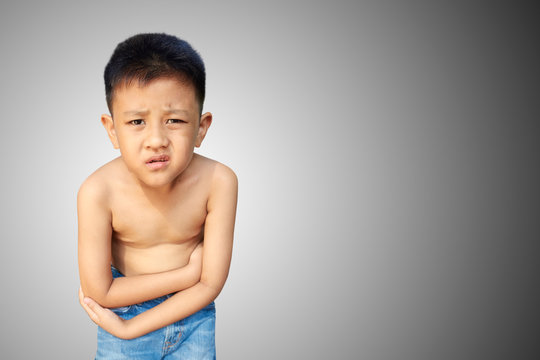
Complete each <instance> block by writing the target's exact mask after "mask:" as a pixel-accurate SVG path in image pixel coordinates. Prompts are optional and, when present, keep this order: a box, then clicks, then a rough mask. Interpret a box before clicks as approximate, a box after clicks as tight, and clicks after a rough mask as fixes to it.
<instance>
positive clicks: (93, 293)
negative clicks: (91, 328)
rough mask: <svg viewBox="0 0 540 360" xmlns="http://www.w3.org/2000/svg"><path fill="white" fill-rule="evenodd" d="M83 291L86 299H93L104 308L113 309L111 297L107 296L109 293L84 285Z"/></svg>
mask: <svg viewBox="0 0 540 360" xmlns="http://www.w3.org/2000/svg"><path fill="white" fill-rule="evenodd" d="M81 289H82V292H83V295H84V296H85V297H89V298H91V299H92V300H94V301H95V302H97V303H98V304H99V305H101V306H102V307H106V308H109V307H113V306H111V304H110V301H109V297H108V296H107V292H104V291H99V290H96V289H93V288H92V287H90V286H84V285H81Z"/></svg>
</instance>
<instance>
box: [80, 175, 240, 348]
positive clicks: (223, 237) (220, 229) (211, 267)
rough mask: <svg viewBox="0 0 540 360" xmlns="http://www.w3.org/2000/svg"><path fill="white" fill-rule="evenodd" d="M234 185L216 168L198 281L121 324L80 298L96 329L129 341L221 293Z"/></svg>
mask: <svg viewBox="0 0 540 360" xmlns="http://www.w3.org/2000/svg"><path fill="white" fill-rule="evenodd" d="M237 191H238V181H237V179H236V176H235V175H234V173H233V172H232V171H231V170H230V169H228V168H226V167H225V166H223V165H219V166H218V168H217V169H216V171H215V173H214V179H213V181H212V189H211V192H210V196H209V199H208V205H207V209H208V214H207V216H206V222H205V228H204V234H205V237H204V249H203V267H202V274H201V278H200V281H199V282H198V283H197V284H195V285H194V286H192V287H190V288H188V289H186V290H183V291H181V292H178V293H177V294H175V295H174V296H172V297H170V298H169V299H167V300H166V301H164V302H163V303H161V304H159V305H158V306H156V307H154V308H152V309H149V310H147V311H145V312H144V313H142V314H140V315H138V316H136V317H134V318H132V319H130V320H123V319H121V318H119V317H117V316H115V315H114V314H113V313H112V312H111V311H109V310H107V309H103V308H102V307H100V306H99V305H98V304H97V303H95V302H94V301H92V300H91V299H89V298H83V295H81V304H82V305H83V307H84V308H85V310H86V311H87V312H88V314H89V315H90V317H91V318H92V320H93V321H94V322H96V323H97V324H98V325H99V326H101V327H102V328H104V329H105V330H107V331H108V332H110V333H111V334H113V335H115V336H117V337H120V338H124V339H132V338H135V337H138V336H141V335H144V334H147V333H149V332H151V331H154V330H156V329H159V328H162V327H164V326H167V325H169V324H172V323H173V322H175V321H178V320H180V319H183V318H185V317H187V316H189V315H191V314H193V313H195V312H197V311H199V310H201V309H202V308H204V307H205V306H207V305H208V304H209V303H211V302H212V301H213V300H214V299H215V298H216V297H217V296H218V294H219V293H220V292H221V289H222V288H223V285H224V284H225V280H226V279H227V275H228V272H229V265H230V261H231V255H232V244H233V233H234V220H235V215H236V199H237Z"/></svg>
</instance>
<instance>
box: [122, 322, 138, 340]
mask: <svg viewBox="0 0 540 360" xmlns="http://www.w3.org/2000/svg"><path fill="white" fill-rule="evenodd" d="M123 323H124V327H123V329H122V332H121V334H120V335H121V336H118V337H119V338H121V339H124V340H131V339H134V338H136V337H137V336H138V335H137V334H136V332H135V325H134V323H133V319H130V320H124V322H123Z"/></svg>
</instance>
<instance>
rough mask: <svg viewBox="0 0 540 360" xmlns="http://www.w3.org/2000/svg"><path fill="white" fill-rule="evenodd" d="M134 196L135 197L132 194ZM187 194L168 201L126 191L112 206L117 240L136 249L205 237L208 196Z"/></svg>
mask: <svg viewBox="0 0 540 360" xmlns="http://www.w3.org/2000/svg"><path fill="white" fill-rule="evenodd" d="M130 195H131V196H130ZM196 195H197V194H196V193H193V194H184V195H183V196H177V197H176V198H174V199H169V200H168V201H167V203H165V204H160V203H155V202H154V203H152V202H151V201H149V200H148V199H146V198H144V197H137V196H133V194H129V193H126V194H123V196H120V197H117V198H116V199H115V201H114V202H113V206H112V209H111V211H112V230H113V234H112V237H113V241H117V242H120V243H123V244H124V245H127V246H130V247H136V248H148V247H152V246H157V245H162V244H184V243H187V242H191V241H193V240H194V239H196V238H201V237H202V231H203V227H204V222H205V219H206V199H205V198H204V197H203V196H196Z"/></svg>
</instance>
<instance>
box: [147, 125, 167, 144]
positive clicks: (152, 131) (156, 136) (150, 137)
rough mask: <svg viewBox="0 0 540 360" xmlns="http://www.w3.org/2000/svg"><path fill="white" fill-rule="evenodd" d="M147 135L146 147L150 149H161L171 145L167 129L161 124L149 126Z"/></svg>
mask: <svg viewBox="0 0 540 360" xmlns="http://www.w3.org/2000/svg"><path fill="white" fill-rule="evenodd" d="M146 130H147V136H146V139H145V147H146V148H148V149H156V150H158V149H160V148H166V147H167V146H169V139H168V137H167V131H166V129H164V128H163V127H162V126H160V125H159V124H155V125H154V126H147V128H146Z"/></svg>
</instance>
